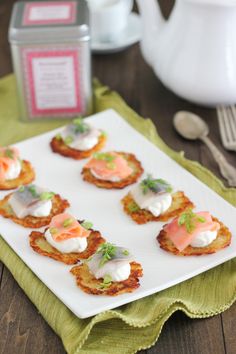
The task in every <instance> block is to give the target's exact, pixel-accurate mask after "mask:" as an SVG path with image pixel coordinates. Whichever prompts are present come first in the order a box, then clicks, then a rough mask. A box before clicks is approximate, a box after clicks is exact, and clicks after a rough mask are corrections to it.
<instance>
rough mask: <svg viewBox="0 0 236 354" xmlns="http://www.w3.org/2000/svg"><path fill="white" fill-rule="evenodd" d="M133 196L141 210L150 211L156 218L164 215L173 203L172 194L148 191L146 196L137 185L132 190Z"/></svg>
mask: <svg viewBox="0 0 236 354" xmlns="http://www.w3.org/2000/svg"><path fill="white" fill-rule="evenodd" d="M131 195H132V197H133V199H134V201H135V203H136V204H137V205H138V206H139V208H141V209H146V210H148V211H150V212H151V213H152V214H153V215H154V216H159V215H161V214H163V213H164V212H165V211H166V210H167V209H169V207H170V206H171V203H172V196H171V194H170V193H168V192H163V193H154V192H152V191H148V192H147V193H145V194H144V193H143V190H142V188H141V186H140V185H137V186H136V187H134V188H133V190H131Z"/></svg>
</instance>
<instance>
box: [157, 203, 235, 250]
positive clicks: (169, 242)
mask: <svg viewBox="0 0 236 354" xmlns="http://www.w3.org/2000/svg"><path fill="white" fill-rule="evenodd" d="M231 236H232V235H231V233H230V231H229V229H228V228H227V227H226V226H225V225H224V224H223V223H222V222H220V221H219V220H217V219H216V218H215V217H213V216H211V215H210V213H209V212H207V211H201V212H198V213H194V212H193V211H192V210H188V211H186V212H184V213H182V214H181V215H180V216H179V217H177V218H175V219H173V220H172V221H171V222H170V223H169V224H167V225H165V226H164V227H163V229H162V230H161V232H160V233H159V235H158V236H157V240H158V242H159V244H160V247H161V248H163V249H164V250H165V251H168V252H171V253H173V254H176V255H182V256H192V255H196V256H200V255H203V254H210V253H215V252H217V251H219V250H221V249H223V248H225V247H227V246H229V244H230V242H231Z"/></svg>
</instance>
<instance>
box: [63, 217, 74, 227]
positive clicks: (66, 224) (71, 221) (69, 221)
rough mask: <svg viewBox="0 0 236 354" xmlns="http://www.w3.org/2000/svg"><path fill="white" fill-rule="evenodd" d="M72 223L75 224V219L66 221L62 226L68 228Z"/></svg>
mask: <svg viewBox="0 0 236 354" xmlns="http://www.w3.org/2000/svg"><path fill="white" fill-rule="evenodd" d="M72 223H73V219H71V218H67V219H65V220H64V221H63V223H62V225H63V226H64V227H68V226H70V225H71V224H72Z"/></svg>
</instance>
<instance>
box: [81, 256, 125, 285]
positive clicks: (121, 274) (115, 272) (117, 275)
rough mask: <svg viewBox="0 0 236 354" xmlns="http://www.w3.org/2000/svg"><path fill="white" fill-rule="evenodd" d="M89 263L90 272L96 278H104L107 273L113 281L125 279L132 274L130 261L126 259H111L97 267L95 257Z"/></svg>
mask: <svg viewBox="0 0 236 354" xmlns="http://www.w3.org/2000/svg"><path fill="white" fill-rule="evenodd" d="M87 264H88V267H89V270H90V272H91V273H92V274H93V275H94V276H95V278H96V279H99V278H104V277H105V276H106V275H109V276H110V277H111V280H112V281H123V280H126V279H128V278H129V276H130V271H131V267H130V263H129V262H128V261H126V260H121V261H116V260H113V261H109V262H107V263H105V264H104V265H103V266H102V267H97V264H95V263H94V261H93V259H92V260H90V261H89V262H88V263H87Z"/></svg>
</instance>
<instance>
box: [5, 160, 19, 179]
mask: <svg viewBox="0 0 236 354" xmlns="http://www.w3.org/2000/svg"><path fill="white" fill-rule="evenodd" d="M20 173H21V163H20V161H19V160H16V161H14V162H13V163H12V164H11V166H10V168H9V170H8V171H7V172H6V174H5V179H6V180H11V179H15V178H17V177H18V176H19V174H20Z"/></svg>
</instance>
